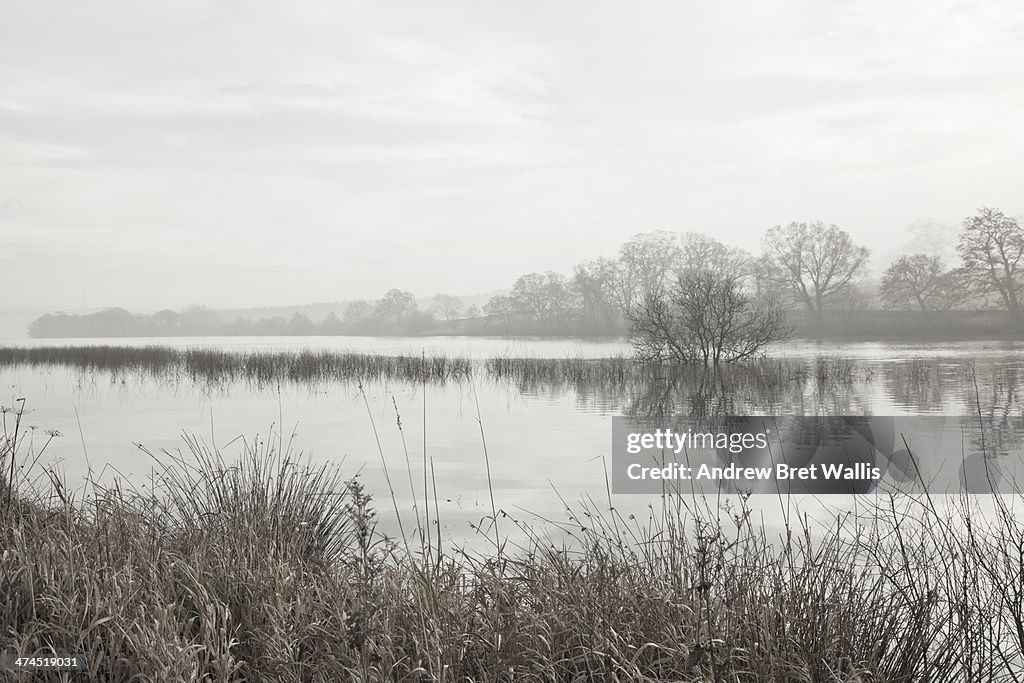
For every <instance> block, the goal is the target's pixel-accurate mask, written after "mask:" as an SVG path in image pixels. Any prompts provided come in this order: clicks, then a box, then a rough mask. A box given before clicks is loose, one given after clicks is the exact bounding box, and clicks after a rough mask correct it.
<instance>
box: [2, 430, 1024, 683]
mask: <svg viewBox="0 0 1024 683" xmlns="http://www.w3.org/2000/svg"><path fill="white" fill-rule="evenodd" d="M5 418H9V419H5V421H4V425H5V429H4V437H3V442H2V447H0V471H2V472H3V475H0V522H2V523H0V548H2V549H3V550H2V552H0V628H2V629H3V637H4V640H5V641H6V642H7V643H8V644H9V645H10V646H12V647H14V648H16V649H17V650H18V651H19V652H20V653H22V654H25V653H43V652H57V653H62V654H66V653H80V654H82V655H84V658H85V661H86V669H85V670H84V671H82V672H79V673H77V674H73V675H72V674H69V675H67V676H65V679H67V680H71V679H75V680H87V681H127V680H139V681H168V680H181V681H192V680H215V681H334V680H360V681H385V680H387V681H520V680H527V681H591V680H609V681H610V680H617V681H656V680H657V681H660V680H677V681H846V682H853V681H860V682H864V681H907V682H909V681H932V682H942V681H1004V680H1005V681H1014V680H1021V678H1022V677H1024V668H1022V660H1021V653H1022V647H1024V603H1022V596H1024V573H1022V562H1024V559H1022V558H1024V526H1022V524H1021V522H1020V519H1019V506H1020V505H1021V504H1022V501H1021V499H1020V497H1019V496H1018V497H1015V498H1013V499H1003V498H997V499H995V501H996V505H995V508H994V510H991V511H989V512H988V514H985V515H981V514H979V513H978V511H977V509H976V502H975V501H976V500H977V499H972V498H963V499H958V501H957V504H956V505H953V506H951V507H950V506H945V507H943V506H940V505H938V504H936V502H935V501H932V500H929V499H909V498H908V499H896V498H891V499H884V498H878V499H876V504H875V505H874V507H873V508H871V509H870V512H869V513H867V514H861V515H859V516H856V517H837V518H836V519H835V520H834V521H833V522H832V523H831V524H827V525H824V526H820V527H819V526H812V525H810V524H809V523H806V522H801V521H800V520H799V519H798V518H796V517H794V518H792V519H791V520H790V523H789V524H787V527H786V530H785V532H783V533H782V534H781V535H780V536H778V537H772V536H769V535H768V534H767V533H766V532H765V530H764V527H762V526H760V525H759V524H758V523H756V522H755V521H754V520H752V518H751V513H750V509H749V508H748V507H747V506H746V504H745V501H742V500H741V501H739V503H738V504H737V505H736V506H735V507H722V506H719V505H716V504H714V503H712V502H711V501H709V500H707V499H699V498H684V497H672V498H662V499H657V502H656V504H652V505H651V506H650V508H649V514H647V515H644V516H633V515H629V516H625V515H621V514H619V513H618V512H617V511H616V510H615V509H614V507H613V506H612V504H611V503H612V501H610V500H609V501H607V502H606V503H597V502H594V501H588V502H585V503H581V504H579V505H575V506H569V507H567V516H566V518H565V520H563V521H561V522H557V523H553V525H552V526H547V527H545V530H543V531H538V530H537V528H536V527H535V526H534V525H532V524H527V523H520V522H518V521H516V520H515V519H513V518H511V517H510V516H508V515H507V514H506V513H505V512H503V511H501V510H496V511H495V513H494V514H493V515H492V516H491V517H490V518H489V519H486V520H485V521H484V523H483V524H481V525H480V526H479V530H480V533H481V534H482V535H483V538H487V539H491V540H492V542H493V547H492V548H491V549H490V550H489V551H477V552H470V551H465V550H459V549H458V548H457V547H456V546H454V545H453V544H442V543H441V541H440V540H438V541H437V543H436V545H435V544H433V543H431V542H430V541H429V539H431V538H435V536H434V534H436V533H437V530H436V529H435V530H433V531H431V530H430V529H429V528H428V529H424V528H422V527H421V528H418V529H416V530H415V533H411V534H410V538H411V539H412V544H411V545H410V544H409V541H407V540H403V539H397V541H396V540H390V539H387V538H384V537H383V536H382V535H381V534H380V533H378V531H377V529H376V524H375V520H376V513H375V511H374V505H373V499H372V496H371V495H370V493H369V492H367V491H365V490H364V489H363V487H362V485H361V484H360V482H359V480H358V478H355V479H352V478H347V477H345V476H344V475H343V474H342V472H341V471H340V470H338V469H336V468H334V467H329V466H314V465H312V464H311V463H309V462H308V461H305V460H303V459H302V458H301V457H299V456H297V455H295V454H294V451H293V450H292V446H291V444H290V443H288V441H287V440H286V439H285V438H283V437H282V436H281V435H280V434H277V435H275V434H270V435H268V436H267V437H266V438H255V439H252V440H250V441H244V442H242V443H241V444H240V445H239V446H238V451H239V453H238V454H237V457H232V456H230V455H225V454H223V453H221V452H220V451H218V450H217V449H214V448H211V447H209V446H207V445H206V444H204V443H203V442H202V441H201V440H200V439H198V438H193V437H189V438H187V439H186V442H185V445H186V449H185V450H184V452H182V453H180V454H178V453H176V454H169V453H162V454H159V455H157V456H155V457H156V459H157V461H158V462H159V474H158V475H157V476H156V478H155V479H154V481H153V482H152V486H151V487H146V488H142V489H135V488H132V487H130V486H128V485H127V484H126V483H125V482H115V483H114V484H112V485H108V486H106V487H101V486H99V485H98V484H96V483H95V482H93V483H90V484H88V485H87V486H86V488H84V489H81V490H77V491H71V490H69V488H68V487H67V486H66V484H65V483H64V482H62V480H61V479H60V477H59V475H57V474H56V473H55V472H52V471H47V470H40V469H39V468H33V467H32V466H31V464H32V462H34V461H35V460H37V459H38V456H39V452H38V450H39V449H40V445H39V444H33V443H32V442H30V441H29V442H26V441H25V438H24V432H22V431H21V427H20V418H21V412H20V411H17V410H16V411H14V412H13V413H12V414H10V415H5ZM41 448H42V449H45V444H42V446H41ZM22 465H25V467H22ZM420 505H421V506H423V507H422V508H420V509H422V510H429V502H428V501H420ZM435 505H436V504H435ZM417 519H418V517H417ZM435 519H436V516H435ZM498 523H501V524H503V525H517V526H518V527H519V529H520V531H521V532H522V533H521V534H520V535H519V537H520V538H522V539H524V540H521V541H517V542H516V543H515V544H514V545H513V544H512V543H511V542H509V541H506V540H505V538H506V537H505V536H502V535H500V534H496V533H495V531H496V528H495V525H497V524H498ZM425 524H429V522H425ZM416 538H419V539H420V543H419V544H418V545H416V544H415V539H416ZM13 676H14V675H13V674H12V679H13ZM23 680H29V679H28V678H27V677H26V678H24V679H23Z"/></svg>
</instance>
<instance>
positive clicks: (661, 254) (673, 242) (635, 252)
mask: <svg viewBox="0 0 1024 683" xmlns="http://www.w3.org/2000/svg"><path fill="white" fill-rule="evenodd" d="M680 255H681V251H680V245H679V238H678V236H677V235H674V234H672V233H668V232H662V231H658V232H648V233H641V234H638V235H635V236H634V237H633V238H632V239H630V240H629V241H628V242H626V243H625V244H623V245H622V246H621V247H620V248H619V258H618V262H617V268H616V273H615V278H614V281H613V286H612V288H611V291H612V295H613V297H614V299H615V302H616V303H617V304H618V305H619V307H620V308H621V309H622V310H624V311H625V310H627V309H629V308H631V307H633V306H635V305H638V304H642V303H643V302H644V301H645V299H647V298H648V297H649V296H650V295H652V294H656V293H659V292H662V291H664V289H665V288H666V287H667V286H669V285H670V284H671V282H672V278H673V274H674V273H676V272H677V271H678V269H679V262H680Z"/></svg>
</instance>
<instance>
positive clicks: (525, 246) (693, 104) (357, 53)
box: [0, 0, 1024, 310]
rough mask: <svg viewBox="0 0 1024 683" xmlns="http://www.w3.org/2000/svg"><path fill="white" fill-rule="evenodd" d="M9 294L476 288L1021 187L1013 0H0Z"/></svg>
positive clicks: (892, 227) (226, 294)
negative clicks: (627, 247)
mask: <svg viewBox="0 0 1024 683" xmlns="http://www.w3.org/2000/svg"><path fill="white" fill-rule="evenodd" d="M0 8H2V12H0V14H2V16H0V271H2V272H3V275H4V284H5V289H6V294H7V296H6V297H5V302H6V303H5V304H4V306H6V307H7V308H21V309H42V310H50V309H77V308H81V307H82V306H86V307H100V306H114V305H120V306H125V307H128V308H133V309H140V310H147V309H148V310H152V309H158V308H163V307H180V306H184V305H187V304H191V303H202V304H208V305H212V306H247V305H271V304H293V303H305V302H312V301H330V300H337V299H350V298H357V297H364V298H376V297H378V296H380V295H381V294H382V293H383V292H384V290H386V289H388V288H390V287H400V288H403V289H408V290H411V291H413V292H415V293H416V294H418V295H420V296H429V295H431V294H433V293H435V292H439V291H447V292H454V293H471V292H486V291H490V290H495V289H500V288H504V287H508V286H509V285H510V284H511V282H512V281H513V280H514V279H515V278H516V277H517V276H518V275H520V274H522V273H524V272H529V271H535V270H537V271H543V270H547V269H553V270H559V271H563V272H567V271H568V270H569V269H570V268H571V266H572V264H573V263H575V262H577V261H580V260H583V259H585V258H591V257H596V256H600V255H605V254H611V253H613V252H614V250H615V249H616V248H617V246H618V245H619V244H620V243H621V242H623V241H624V240H625V239H627V238H629V237H630V236H631V235H633V234H634V233H637V232H645V231H650V230H659V229H661V230H696V231H702V232H707V233H709V234H712V235H714V236H717V237H719V238H721V239H723V240H725V241H728V242H729V243H732V244H735V245H739V246H747V247H750V248H753V249H756V248H757V247H758V244H759V241H760V236H761V234H762V233H763V231H764V229H765V228H766V227H768V226H770V225H772V224H774V223H781V222H788V221H791V220H814V219H821V220H825V221H827V222H833V223H836V224H838V225H839V226H840V227H843V228H845V229H847V230H848V231H849V232H850V233H852V234H853V235H854V236H855V238H856V239H858V240H860V241H861V242H862V243H864V244H866V245H868V246H869V247H872V248H874V249H875V250H877V251H879V252H884V251H885V250H886V249H891V247H892V245H893V243H894V242H895V241H900V240H903V235H904V234H905V228H906V226H907V225H908V224H910V223H912V222H913V221H915V220H919V219H922V218H932V219H934V220H937V221H940V222H947V223H955V222H958V221H960V220H961V219H962V218H963V217H964V216H966V215H968V214H970V213H973V211H974V209H975V208H976V207H978V206H983V205H989V206H997V207H1000V208H1002V209H1003V210H1004V211H1006V212H1007V213H1009V214H1017V215H1019V214H1022V213H1024V134H1022V132H1024V131H1022V122H1024V3H1020V2H1019V1H1018V0H1008V1H1006V2H948V1H945V0H925V1H922V2H898V3H893V2H890V1H888V0H881V1H878V2H822V1H821V0H814V1H806V2H773V1H764V0H757V1H756V2H754V1H748V2H709V3H692V2H679V1H678V0H672V1H671V2H642V3H637V2H624V1H620V2H615V3H611V2H592V1H588V2H579V3H551V2H524V1H523V0H516V1H515V2H501V3H497V2H481V1H479V0H472V1H470V0H467V1H466V2H459V3H453V2H420V1H406V2H365V3H362V2H317V3H308V4H307V3H297V2H287V3H284V2H279V3H270V2H235V1H221V2H201V1H183V0H173V2H163V3H160V2H152V3H151V2H121V1H119V2H109V3H108V2H83V3H73V2H72V3H69V2H59V3H58V2H45V1H41V0H32V1H31V2H17V3H15V2H11V1H10V0H0Z"/></svg>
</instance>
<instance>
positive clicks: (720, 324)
mask: <svg viewBox="0 0 1024 683" xmlns="http://www.w3.org/2000/svg"><path fill="white" fill-rule="evenodd" d="M628 318H629V321H630V331H631V338H632V340H633V345H634V351H635V353H636V356H637V357H638V358H639V359H641V360H646V361H667V360H670V361H677V362H683V363H694V362H703V363H705V364H708V363H712V364H715V365H718V364H719V363H723V362H726V363H728V362H734V361H739V360H744V359H747V358H751V357H753V356H757V355H758V354H760V353H762V352H763V351H764V349H765V347H767V346H768V345H769V344H771V343H772V342H775V341H779V340H782V339H785V338H786V337H788V336H789V335H790V334H791V332H792V328H790V327H788V326H787V325H786V319H785V312H784V311H783V310H782V307H781V306H780V305H779V304H778V302H777V301H762V302H755V300H754V299H753V298H752V297H751V296H750V295H748V294H747V292H746V288H745V287H744V286H743V284H742V282H741V280H740V279H739V278H737V277H729V276H727V275H723V274H721V273H717V272H712V271H709V270H691V271H687V272H685V273H683V274H681V275H680V276H679V277H678V278H677V279H676V282H675V284H674V286H672V287H670V288H669V289H667V290H665V291H662V292H651V293H648V294H647V296H645V297H644V299H643V301H641V302H640V303H638V304H637V305H635V306H634V307H633V308H631V309H630V310H629V312H628Z"/></svg>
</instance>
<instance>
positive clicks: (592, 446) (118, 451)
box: [0, 337, 1024, 539]
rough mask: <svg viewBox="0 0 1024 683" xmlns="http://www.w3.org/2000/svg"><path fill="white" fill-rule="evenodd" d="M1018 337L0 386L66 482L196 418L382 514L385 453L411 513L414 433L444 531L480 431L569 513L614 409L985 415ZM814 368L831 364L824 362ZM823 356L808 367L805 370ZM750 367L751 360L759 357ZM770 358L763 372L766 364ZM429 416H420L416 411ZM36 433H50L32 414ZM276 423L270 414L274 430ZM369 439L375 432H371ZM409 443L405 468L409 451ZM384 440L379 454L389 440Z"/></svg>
mask: <svg viewBox="0 0 1024 683" xmlns="http://www.w3.org/2000/svg"><path fill="white" fill-rule="evenodd" d="M0 345H5V346H64V345H114V346H148V345H162V346H171V347H175V348H195V347H202V348H217V349H225V350H237V351H268V350H273V351H292V350H301V349H327V350H336V351H351V352H359V353H370V354H381V355H401V354H407V355H413V356H419V355H420V354H426V355H427V356H437V355H442V356H448V357H467V358H471V359H474V360H475V361H476V362H477V363H480V364H482V363H484V361H485V360H486V359H489V358H495V357H527V358H555V359H564V358H607V357H614V356H621V355H628V354H629V351H630V349H629V345H628V344H627V343H625V342H623V341H620V340H609V341H585V340H545V339H499V338H473V337H417V338H373V337H223V338H169V339H51V340H11V341H7V342H0ZM1022 350H1024V344H1020V343H1015V342H965V343H957V344H920V343H917V344H903V343H842V344H837V343H827V344H825V343H823V344H815V343H812V342H794V343H790V344H786V345H780V346H777V347H775V348H773V349H772V350H771V353H770V356H771V357H772V358H776V359H780V360H784V361H786V362H787V363H790V364H797V365H799V364H804V365H806V366H807V368H808V372H807V377H806V378H804V379H801V380H800V381H794V380H792V379H788V380H782V381H774V382H765V381H764V378H763V377H762V376H760V375H758V374H756V373H755V374H751V373H749V372H746V371H738V370H733V369H728V368H727V369H726V370H725V371H723V374H722V377H724V381H719V380H716V381H715V382H710V383H709V382H708V381H707V379H706V374H705V373H704V371H703V370H702V369H701V370H687V371H685V372H681V373H668V372H666V373H663V374H654V375H651V376H645V377H644V378H643V379H642V380H635V381H627V382H608V383H587V382H579V381H576V382H573V381H564V380H557V379H552V378H551V377H545V376H541V377H510V378H503V379H496V378H493V377H489V376H487V375H486V373H480V374H479V375H474V378H473V379H472V380H466V381H450V382H444V383H434V382H430V383H425V384H424V383H420V382H410V381H403V380H390V381H375V382H364V383H363V384H362V386H360V385H359V384H358V383H357V382H346V381H332V382H314V383H294V382H280V383H272V384H268V383H264V384H262V385H256V384H253V383H250V382H242V381H238V382H233V383H228V384H225V383H219V384H216V385H211V384H209V383H204V382H199V381H192V380H190V379H189V378H186V377H177V378H168V377H159V378H158V377H153V376H148V375H145V374H142V373H111V372H99V371H86V370H80V369H69V368H65V367H57V366H21V365H13V366H10V365H9V366H3V367H0V381H2V385H0V386H2V389H3V392H2V398H0V403H2V404H3V405H5V406H11V405H12V404H13V401H14V399H16V398H20V397H25V398H26V408H27V409H28V410H29V411H30V412H29V413H28V416H27V417H26V418H25V424H26V425H32V426H34V427H37V428H38V430H58V431H59V432H60V433H61V434H62V435H63V436H61V437H60V438H57V439H54V440H53V441H52V442H51V443H50V444H49V446H48V447H47V449H46V452H45V454H44V456H45V457H44V461H45V462H48V463H49V462H56V463H58V464H59V466H60V468H61V469H62V470H63V471H64V473H65V475H66V477H67V480H68V482H69V483H71V484H73V483H75V482H80V481H81V480H82V479H83V478H84V476H85V475H86V473H87V472H89V471H90V469H91V471H92V472H93V474H94V476H99V477H100V478H101V479H103V480H108V481H109V479H110V478H111V477H113V476H115V475H120V476H123V477H124V478H126V479H127V480H129V481H130V482H131V483H132V484H133V485H135V486H140V487H141V486H146V485H148V484H147V481H148V478H149V477H150V476H151V475H152V473H153V471H154V465H155V463H154V461H153V459H152V458H150V457H149V456H147V455H146V454H145V453H143V452H142V451H141V450H140V449H139V447H138V445H137V444H141V445H142V446H144V447H145V448H146V449H148V450H149V451H151V452H153V453H159V452H160V451H162V450H165V449H166V450H168V451H177V450H178V449H184V444H183V441H182V435H183V434H195V435H197V436H199V437H201V438H203V439H204V440H205V441H206V442H207V443H209V444H216V445H217V446H218V447H219V448H223V450H224V452H225V454H228V455H233V454H234V453H236V452H238V450H239V442H238V441H237V438H238V437H239V436H244V437H245V438H246V439H249V440H251V439H255V438H267V435H268V434H275V436H273V437H272V438H278V436H276V435H277V434H279V431H278V430H280V429H281V427H282V426H283V432H284V438H285V440H286V441H287V440H289V439H290V440H291V441H292V443H293V445H294V448H295V450H297V451H302V452H303V454H304V455H306V456H308V457H309V458H311V459H313V460H314V461H317V462H320V461H330V462H337V463H340V464H341V466H342V467H343V468H344V470H345V471H346V472H348V473H352V474H355V473H357V472H358V473H359V474H360V476H361V477H362V478H363V479H364V482H365V483H366V485H367V487H368V489H369V490H370V492H372V493H373V494H374V496H375V499H376V501H377V507H378V509H379V511H380V513H381V524H382V527H383V528H384V529H385V530H387V531H390V532H392V533H393V532H394V531H395V528H396V524H395V514H394V511H393V506H392V501H391V494H390V493H389V489H388V485H387V482H386V479H385V470H384V468H385V464H386V466H387V469H388V472H389V473H390V477H391V483H392V486H393V487H394V491H395V502H396V504H397V507H398V509H399V510H400V512H401V514H402V515H403V516H404V515H406V514H411V510H412V506H413V494H412V493H411V491H410V483H409V479H410V474H411V475H412V480H413V482H414V483H413V486H414V488H415V490H416V491H417V494H416V495H417V496H418V498H419V499H420V502H421V505H422V486H423V462H424V447H425V451H426V456H427V462H428V469H429V467H430V466H432V468H433V473H434V480H435V481H436V489H437V497H438V507H439V510H440V517H441V522H442V525H443V527H444V530H445V533H446V535H447V536H448V537H449V538H452V539H465V538H469V537H471V536H472V535H473V533H472V530H471V527H470V525H471V524H476V523H477V522H478V521H479V520H480V519H481V518H482V517H484V516H486V515H489V514H490V498H489V489H488V479H487V473H486V466H485V458H484V452H485V451H484V446H485V444H486V452H487V455H488V457H489V461H490V468H491V484H492V486H493V491H494V495H495V503H496V505H497V506H498V507H499V508H501V509H503V510H505V511H506V512H507V513H508V514H509V515H510V516H512V517H514V518H516V519H520V520H538V521H539V520H541V519H545V518H546V519H555V520H559V521H566V520H567V516H566V513H565V506H564V505H563V503H562V500H563V499H564V500H565V501H568V502H574V501H577V500H580V499H582V498H586V497H591V498H593V499H594V500H596V501H598V503H597V504H598V506H602V505H603V506H605V507H606V506H607V495H606V479H605V471H606V464H607V463H606V461H607V459H608V457H609V453H610V445H611V417H612V416H614V415H627V414H629V415H636V414H641V413H642V414H646V415H659V414H664V415H678V414H688V413H693V412H694V411H702V410H704V409H705V408H706V407H707V406H708V405H712V404H715V405H718V404H721V403H722V402H723V401H724V402H725V403H727V407H728V408H729V409H731V410H735V411H736V412H738V413H747V414H762V413H766V414H773V415H816V414H825V415H964V414H971V415H974V414H977V413H978V412H980V413H981V414H982V415H983V417H984V419H985V420H988V421H991V422H992V423H993V424H1010V425H1013V424H1016V422H1015V421H1017V420H1019V419H1020V417H1021V409H1020V405H1019V402H1018V399H1017V392H1018V387H1019V382H1020V378H1021V377H1022V374H1021V371H1022V358H1024V355H1022V354H1021V351H1022ZM822 368H824V370H822ZM819 371H820V373H823V375H822V376H820V377H817V378H816V375H815V373H816V372H819ZM759 372H760V371H759ZM761 374H763V373H761ZM424 425H425V427H426V428H425V429H424ZM38 430H37V432H36V433H35V435H34V437H33V438H34V439H35V441H36V443H37V445H38V444H39V443H41V442H42V441H43V440H45V436H44V435H43V434H42V433H41V431H38ZM272 430H273V431H272ZM378 441H379V447H378ZM406 451H408V458H409V462H410V463H411V467H412V471H411V472H410V471H409V468H407V466H406V462H407V461H406V455H405V453H406ZM382 454H383V457H382ZM755 498H756V497H755ZM651 502H653V501H652V500H651V499H650V498H649V497H644V496H616V497H615V501H614V505H615V506H616V507H617V508H619V509H621V510H633V511H638V510H639V511H642V510H644V509H645V508H646V506H647V505H648V503H651ZM754 502H755V506H756V507H760V508H762V510H761V511H762V512H763V513H764V514H765V516H766V519H767V523H769V524H771V525H775V524H777V523H778V521H779V517H778V515H777V514H776V512H777V510H778V508H779V501H777V500H774V499H767V498H766V497H762V498H760V499H756V500H755V501H754ZM854 504H855V501H853V500H851V499H848V498H842V499H838V498H836V497H831V498H829V499H828V500H827V501H808V502H807V503H806V505H808V506H810V507H811V508H812V509H813V510H815V511H817V512H829V513H831V512H833V511H836V510H845V509H850V508H852V506H853V505H854Z"/></svg>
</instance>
